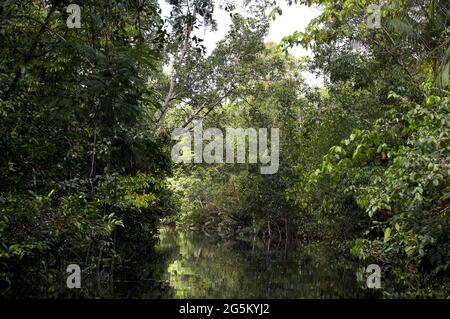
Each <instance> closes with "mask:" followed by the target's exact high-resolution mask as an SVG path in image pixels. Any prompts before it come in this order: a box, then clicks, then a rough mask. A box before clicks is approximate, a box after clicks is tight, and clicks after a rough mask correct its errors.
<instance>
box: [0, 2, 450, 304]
mask: <svg viewBox="0 0 450 319" xmlns="http://www.w3.org/2000/svg"><path fill="white" fill-rule="evenodd" d="M288 2H289V3H290V4H291V5H299V4H302V5H307V6H313V5H314V6H318V7H320V8H321V10H322V11H321V14H320V15H319V16H318V17H317V18H316V19H314V20H312V21H311V23H310V24H309V26H308V27H307V29H306V30H305V31H304V32H294V33H292V34H287V35H286V37H285V38H284V39H283V41H282V42H281V43H280V44H279V45H277V44H274V43H266V42H265V38H266V36H267V34H268V32H269V29H270V23H271V19H275V18H280V19H282V18H283V16H282V11H281V10H280V9H279V8H278V7H277V6H276V3H275V2H272V1H269V0H264V1H262V0H261V1H245V5H244V6H243V7H244V8H243V9H242V8H241V9H240V10H241V11H239V10H237V7H239V6H236V3H235V2H233V1H224V2H220V7H221V8H222V9H224V10H225V11H226V12H227V13H229V15H230V17H231V21H232V23H231V25H230V29H229V31H228V33H227V34H226V36H225V37H224V38H223V39H222V40H221V41H219V42H218V43H217V45H216V47H215V48H214V50H212V52H211V53H210V54H207V52H206V47H205V46H204V45H203V44H202V43H203V40H202V39H201V37H200V36H199V34H200V33H201V32H199V30H201V29H202V30H212V31H214V30H215V28H216V25H217V24H216V21H215V20H214V9H215V7H216V6H215V5H216V3H215V2H214V1H211V0H192V1H184V0H180V1H169V2H168V4H167V5H168V6H169V7H170V9H171V11H170V14H169V16H168V17H166V19H165V20H164V19H163V17H162V14H161V11H160V9H159V4H158V2H156V1H154V0H142V1H129V0H115V1H105V2H104V1H94V0H80V1H75V0H74V1H62V0H42V1H25V0H21V1H2V2H1V3H0V16H1V20H0V43H1V49H0V150H1V151H0V294H1V295H2V296H5V297H38V296H40V297H42V296H45V297H74V296H82V297H95V296H102V297H111V296H117V292H115V291H114V289H115V287H117V285H118V284H117V283H122V284H123V283H126V282H140V284H139V285H137V286H133V287H128V286H123V287H122V288H121V289H120V291H121V292H120V293H121V294H122V296H124V297H137V296H146V297H154V296H155V294H156V296H160V295H159V294H162V291H164V290H165V289H167V287H166V286H165V283H162V282H160V281H158V280H155V278H156V277H157V273H158V272H161V271H162V270H161V269H164V267H166V266H167V265H165V259H164V258H165V256H164V252H161V251H158V249H155V245H156V244H157V241H158V238H157V235H158V227H159V226H160V224H161V223H164V224H165V225H169V226H172V227H173V226H175V227H178V228H179V229H190V230H193V231H195V232H197V233H204V234H206V235H207V236H211V237H215V238H216V237H218V238H220V239H219V242H221V243H223V242H227V241H228V240H229V239H231V238H236V237H239V238H246V239H249V238H251V240H253V241H252V243H253V244H254V243H256V242H259V243H261V242H262V243H264V245H263V246H262V247H263V249H260V250H258V249H257V250H255V249H253V248H252V250H251V251H252V255H251V258H250V257H249V258H248V259H247V258H246V257H245V256H243V255H242V254H235V253H233V252H231V251H229V250H228V249H227V248H226V247H223V246H221V245H220V244H217V246H216V247H217V251H215V250H214V251H213V250H211V251H205V252H203V253H204V254H208V255H211V256H214V258H216V259H217V263H214V264H213V265H210V264H209V263H208V262H207V260H206V261H205V262H203V260H202V259H201V258H200V259H199V256H200V255H201V252H198V251H191V248H190V247H188V246H187V244H186V243H184V241H183V238H184V237H183V236H184V235H182V236H181V237H180V238H181V242H182V245H181V247H180V251H181V254H182V255H183V256H184V259H182V260H181V261H179V262H175V263H173V264H172V265H171V266H170V267H169V269H168V272H169V275H170V280H172V282H169V284H170V285H172V288H175V289H177V286H182V285H181V284H180V282H178V281H179V280H184V279H183V278H184V277H180V276H182V274H183V272H184V271H186V272H187V271H189V272H192V273H196V272H197V271H198V272H200V271H202V273H205V274H206V275H205V277H204V278H203V279H202V280H203V282H204V283H206V284H205V285H206V286H211V285H214V284H215V283H214V282H212V279H211V278H214V276H213V272H214V268H225V269H227V270H228V269H230V273H231V274H232V275H230V276H231V277H230V278H229V280H230V282H229V283H231V285H230V286H227V285H226V283H222V282H221V283H220V284H223V287H224V292H223V295H221V296H217V297H224V296H225V297H226V296H228V294H229V295H230V296H235V295H236V293H237V291H238V290H239V289H238V288H239V287H238V286H237V283H240V282H241V281H242V280H243V279H242V278H244V277H245V276H246V275H247V274H248V273H251V269H252V268H251V267H250V266H251V265H250V264H251V263H260V262H262V260H263V258H262V257H261V254H262V252H261V251H265V250H267V251H268V252H270V250H271V247H272V246H277V247H278V246H280V245H286V246H285V247H288V245H287V242H288V241H297V242H301V243H302V244H304V245H305V247H309V249H312V253H311V255H314V257H311V259H312V260H314V262H316V264H317V265H319V266H320V267H322V266H321V265H323V264H325V263H324V261H323V260H322V259H321V256H322V255H320V254H321V252H320V250H318V249H317V251H316V250H315V248H314V247H319V246H318V242H320V245H325V246H326V247H328V248H331V249H332V250H334V251H335V254H338V255H339V256H342V258H345V259H352V260H353V262H355V263H358V264H359V265H360V266H361V267H362V268H365V266H367V265H368V264H370V263H375V264H378V265H380V266H381V267H382V268H383V274H384V275H383V276H386V277H384V278H383V283H384V284H383V285H384V286H383V290H382V294H383V295H384V296H385V297H398V296H403V297H405V296H406V297H449V296H450V276H449V275H450V273H449V271H450V269H449V268H450V220H449V217H450V215H449V214H450V212H449V204H450V101H449V95H450V92H449V90H450V86H449V69H450V26H449V10H450V4H449V2H448V1H445V0H418V1H415V0H389V1H386V3H385V4H384V5H382V6H381V11H380V12H381V25H380V27H379V28H370V27H369V24H368V23H367V18H368V15H369V14H370V12H369V13H368V12H367V8H368V7H369V5H371V4H377V3H378V2H377V1H369V0H342V1H328V0H296V1H295V0H294V1H288ZM71 3H75V4H78V5H80V7H81V10H82V11H81V18H82V25H81V28H68V26H67V25H66V20H67V19H68V17H69V13H68V12H67V6H68V5H69V4H71ZM279 15H281V16H280V17H278V16H279ZM289 32H290V31H286V33H289ZM295 45H302V46H303V47H305V48H308V49H310V50H311V51H312V53H313V54H312V56H311V57H310V58H297V57H293V56H292V55H290V54H289V49H290V48H291V47H293V46H295ZM306 70H309V71H311V72H316V73H317V74H321V75H322V76H323V77H324V81H325V83H324V86H323V87H310V86H308V85H307V83H306V82H305V80H304V79H303V76H302V74H303V72H305V71H306ZM199 119H201V120H202V125H203V128H204V129H206V128H218V129H219V130H225V129H226V128H227V127H231V128H244V129H245V128H272V127H275V128H279V129H280V145H279V148H280V159H279V164H280V165H279V169H278V171H277V173H276V174H273V175H270V174H269V175H264V174H261V173H260V167H261V164H260V163H258V164H251V163H245V164H229V163H221V164H214V165H211V164H206V163H203V164H198V163H196V164H193V163H191V164H180V165H175V166H174V165H173V163H172V161H171V159H170V154H171V146H172V145H173V141H171V140H170V133H171V132H172V130H173V129H174V128H176V127H183V128H187V129H189V130H192V129H193V123H194V120H199ZM162 235H163V236H168V237H170V236H171V233H164V232H163V234H162ZM186 236H191V237H192V235H186ZM256 238H258V240H259V241H257V240H256ZM308 244H310V246H307V245H308ZM214 245H216V243H214ZM316 245H317V246H316ZM208 247H209V246H208ZM246 247H247V246H246ZM311 247H312V248H311ZM321 247H322V246H321ZM204 249H205V250H207V249H209V248H206V247H205V248H204ZM246 249H248V247H247V248H246ZM305 249H306V250H308V248H305ZM286 250H287V248H286ZM192 256H194V257H195V258H194V257H192ZM229 256H232V257H231V258H234V259H235V260H236V262H238V263H239V264H240V265H243V266H242V269H240V271H238V272H234V270H235V269H234V268H235V264H234V263H233V262H232V261H231V262H230V261H228V262H229V263H227V262H223V260H224V259H225V258H229ZM286 256H287V253H286ZM286 259H287V260H288V258H287V257H286ZM289 262H293V261H292V260H290V259H289ZM71 263H76V264H79V265H80V266H81V267H82V269H83V276H84V277H83V278H85V282H86V283H87V284H86V285H83V288H82V289H81V290H67V289H66V287H65V276H66V273H65V269H66V267H67V265H68V264H71ZM246 264H249V265H250V266H249V268H248V269H246V268H245V265H246ZM192 265H194V266H195V267H198V269H191V267H194V266H192ZM268 265H269V266H270V265H271V264H270V263H268ZM269 266H268V267H269ZM195 267H194V268H195ZM209 267H212V268H209ZM275 268H276V267H275ZM317 268H319V267H317ZM337 268H341V267H340V266H339V267H337ZM342 268H343V269H344V271H345V273H347V272H348V271H349V270H348V268H346V267H342ZM362 268H361V269H362ZM186 269H187V270H186ZM282 270H283V269H282ZM276 271H278V270H276ZM280 271H281V270H280ZM362 272H364V269H363V270H362ZM356 273H358V276H359V275H361V271H358V272H355V276H356V275H357V274H356ZM326 274H327V273H326ZM291 275H292V274H288V275H287V278H290V277H289V276H291ZM258 276H259V274H258ZM261 276H266V274H265V273H264V274H261ZM292 276H293V275H292ZM330 276H331V277H332V276H334V275H333V274H331V273H330ZM180 278H181V279H180ZM245 278H246V277H245ZM251 278H253V277H251ZM221 280H222V279H221ZM223 280H225V279H223ZM269 281H270V280H269ZM346 282H347V281H346ZM246 284H247V285H248V286H249V287H254V286H257V285H258V282H257V281H256V280H255V281H251V282H250V281H249V280H247V282H246ZM349 285H350V286H352V287H353V284H349ZM269 288H270V287H269ZM269 288H268V289H269ZM254 289H257V287H254ZM355 289H356V288H355ZM276 291H277V296H289V297H292V293H293V292H292V291H291V292H283V291H278V290H276ZM330 291H332V288H330ZM295 293H297V292H295ZM302 293H303V292H302ZM335 295H336V296H337V295H341V294H339V293H338V292H336V294H335ZM355 295H359V293H356V294H355ZM176 296H177V295H176ZM183 296H197V297H198V296H202V297H204V295H203V292H195V291H194V292H192V291H189V292H186V294H183V293H179V291H178V297H183ZM310 296H311V295H310ZM243 297H244V296H243ZM298 297H302V296H298Z"/></svg>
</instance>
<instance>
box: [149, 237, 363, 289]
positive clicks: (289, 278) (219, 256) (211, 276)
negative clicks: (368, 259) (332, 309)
mask: <svg viewBox="0 0 450 319" xmlns="http://www.w3.org/2000/svg"><path fill="white" fill-rule="evenodd" d="M156 249H157V251H159V253H161V254H163V253H164V255H165V256H166V258H167V260H166V262H165V263H164V265H165V270H164V271H162V272H161V276H162V278H160V280H162V282H164V286H165V287H166V288H167V290H166V291H167V295H166V297H170V298H363V297H367V290H364V289H362V287H361V286H362V285H361V282H360V281H357V279H356V277H357V276H356V270H355V266H354V265H353V264H350V263H349V262H348V261H345V260H344V259H343V258H342V257H341V256H339V255H337V254H336V252H334V251H333V250H332V249H330V248H329V247H326V246H325V245H322V244H318V243H316V244H309V245H307V246H305V245H299V244H296V245H293V244H289V243H288V242H286V241H284V240H283V241H281V242H272V243H269V242H264V241H262V240H257V239H253V238H252V239H244V238H242V239H239V240H223V239H218V238H213V237H211V236H208V235H207V234H204V233H200V234H199V233H192V232H190V233H185V232H178V231H175V230H174V229H170V228H163V229H161V231H160V240H159V244H158V245H157V247H156Z"/></svg>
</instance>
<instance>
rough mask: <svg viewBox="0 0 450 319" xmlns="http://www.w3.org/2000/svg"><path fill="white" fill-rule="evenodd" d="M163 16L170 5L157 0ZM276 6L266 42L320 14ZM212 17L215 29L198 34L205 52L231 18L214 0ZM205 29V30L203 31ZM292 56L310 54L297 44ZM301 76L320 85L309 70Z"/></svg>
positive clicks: (299, 7) (301, 27)
mask: <svg viewBox="0 0 450 319" xmlns="http://www.w3.org/2000/svg"><path fill="white" fill-rule="evenodd" d="M158 1H159V4H160V7H161V10H162V16H163V18H165V17H167V16H168V15H169V13H170V8H171V6H170V5H169V4H168V3H167V2H166V0H158ZM278 6H279V7H280V8H281V10H282V15H281V16H277V18H276V20H275V21H272V22H271V26H270V30H269V34H268V35H267V36H266V41H267V42H276V43H278V42H280V41H281V39H282V38H283V37H284V36H286V35H289V34H292V33H293V32H294V31H303V30H305V28H306V26H307V25H308V23H309V22H310V21H311V20H312V19H314V18H316V17H317V16H319V15H320V13H321V11H320V9H319V8H311V7H307V6H303V5H292V6H289V5H287V3H286V1H283V0H282V1H278ZM214 19H215V20H216V22H217V31H216V32H212V31H210V30H202V31H201V32H200V34H199V36H200V37H201V38H202V39H203V45H205V47H206V51H207V53H210V52H211V51H212V50H213V49H214V48H215V46H216V43H217V42H218V41H220V40H221V39H223V38H224V36H225V35H226V34H227V32H228V30H229V26H230V23H231V18H230V16H229V13H228V12H225V10H221V9H220V8H219V6H218V4H217V1H216V7H215V9H214ZM205 31H206V32H205ZM289 52H290V53H291V54H292V55H294V56H297V57H299V56H310V55H311V52H310V51H308V50H305V49H303V48H302V47H300V46H298V47H295V48H292V49H290V50H289ZM303 76H304V78H305V80H306V82H307V83H308V84H310V85H312V86H315V85H318V86H320V85H322V84H323V79H322V78H316V77H315V76H314V75H313V74H311V73H309V72H304V73H303Z"/></svg>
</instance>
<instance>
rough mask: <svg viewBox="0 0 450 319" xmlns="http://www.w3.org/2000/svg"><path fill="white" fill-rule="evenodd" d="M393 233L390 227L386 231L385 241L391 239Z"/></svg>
mask: <svg viewBox="0 0 450 319" xmlns="http://www.w3.org/2000/svg"><path fill="white" fill-rule="evenodd" d="M391 231H392V230H391V228H390V227H388V228H386V229H385V230H384V241H385V242H386V241H387V240H388V239H389V237H391Z"/></svg>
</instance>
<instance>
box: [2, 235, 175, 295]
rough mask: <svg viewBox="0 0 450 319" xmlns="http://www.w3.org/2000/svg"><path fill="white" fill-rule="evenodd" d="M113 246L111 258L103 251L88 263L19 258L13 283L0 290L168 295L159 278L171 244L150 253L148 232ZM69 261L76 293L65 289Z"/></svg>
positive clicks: (152, 241) (152, 247)
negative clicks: (74, 267)
mask: <svg viewBox="0 0 450 319" xmlns="http://www.w3.org/2000/svg"><path fill="white" fill-rule="evenodd" d="M114 242H115V245H114V246H115V247H114V253H113V255H111V254H110V251H109V252H108V254H107V253H106V249H105V251H104V253H103V254H102V253H101V252H100V253H99V254H96V256H95V257H93V258H92V260H89V261H88V262H86V261H85V260H82V259H81V258H77V256H74V257H73V258H70V259H67V260H65V259H61V258H59V259H58V258H56V257H55V258H52V259H51V260H53V261H54V262H53V263H52V264H48V263H47V264H45V263H43V262H41V259H40V258H39V257H40V256H35V258H27V259H23V260H22V261H21V262H20V263H18V264H17V265H16V266H17V267H16V269H15V271H14V277H13V279H14V283H15V284H14V285H8V283H7V282H6V281H5V284H4V285H1V286H0V289H2V293H3V294H4V296H6V297H9V298H14V297H16V296H20V297H27V298H77V297H78V298H167V297H171V296H172V295H173V294H172V293H171V288H170V287H169V286H168V285H167V284H166V282H165V281H163V280H162V278H163V275H164V273H165V271H166V269H167V266H168V265H167V263H168V261H169V260H172V259H173V258H174V257H173V256H174V254H176V252H177V248H176V246H172V247H166V249H155V246H156V245H157V243H158V239H157V238H156V237H154V236H149V235H148V234H141V235H138V236H135V238H129V237H127V238H121V237H120V234H119V235H118V236H117V237H116V239H115V241H114ZM110 248H112V247H110ZM94 259H95V262H93V260H94ZM80 260H82V261H81V262H80ZM71 263H77V264H79V265H80V267H81V270H82V274H81V289H68V288H67V287H66V279H67V276H68V274H67V273H66V266H67V265H68V264H71ZM87 265H89V266H87Z"/></svg>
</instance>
